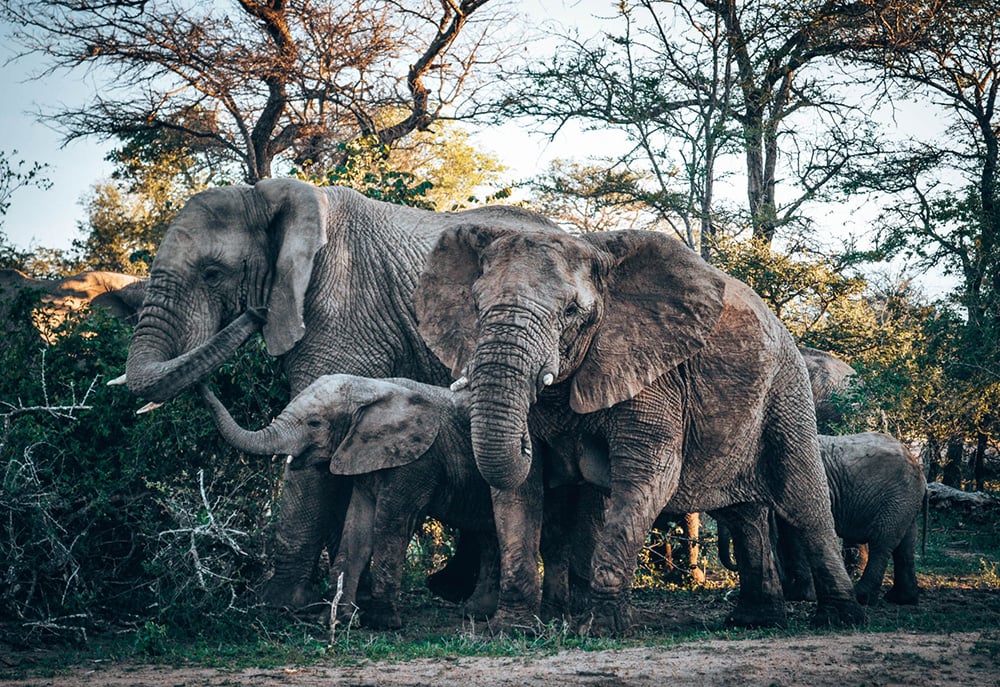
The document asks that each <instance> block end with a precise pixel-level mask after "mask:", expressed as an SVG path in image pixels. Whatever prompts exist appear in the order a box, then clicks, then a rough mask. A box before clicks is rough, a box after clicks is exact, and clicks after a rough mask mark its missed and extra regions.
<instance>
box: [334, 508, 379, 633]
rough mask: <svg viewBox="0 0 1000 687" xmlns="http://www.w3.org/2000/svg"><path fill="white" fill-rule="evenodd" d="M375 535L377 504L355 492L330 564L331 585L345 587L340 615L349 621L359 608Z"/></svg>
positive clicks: (340, 620) (338, 616) (339, 607)
mask: <svg viewBox="0 0 1000 687" xmlns="http://www.w3.org/2000/svg"><path fill="white" fill-rule="evenodd" d="M374 535H375V504H374V502H372V500H371V499H369V498H367V497H365V496H364V495H362V494H354V496H353V497H352V498H351V504H350V508H349V509H348V512H347V524H346V526H345V527H344V530H343V537H341V540H340V546H339V547H338V548H337V553H336V555H335V556H334V558H333V564H332V565H331V566H330V586H331V587H332V588H333V589H338V588H340V589H342V590H343V595H342V596H341V597H340V601H339V603H338V604H337V609H336V614H337V616H336V619H337V620H338V621H339V622H341V623H344V624H349V623H350V622H351V619H352V618H353V617H354V614H355V613H356V612H357V611H358V604H357V600H358V599H357V593H358V584H359V582H360V580H361V576H362V574H363V573H364V571H365V569H366V568H368V562H369V561H370V560H371V557H372V548H373V537H374Z"/></svg>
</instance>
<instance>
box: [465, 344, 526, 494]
mask: <svg viewBox="0 0 1000 687" xmlns="http://www.w3.org/2000/svg"><path fill="white" fill-rule="evenodd" d="M489 349H490V347H489V346H480V348H479V349H477V354H476V355H475V356H474V358H473V365H472V369H473V370H474V373H473V377H472V379H471V387H472V404H471V408H470V416H471V421H472V447H473V452H474V454H475V458H476V465H477V466H478V467H479V472H480V473H481V474H482V476H483V479H485V480H486V481H487V482H488V483H489V484H490V486H492V487H495V488H497V489H513V488H515V487H517V486H519V485H520V484H521V483H522V482H524V480H525V479H526V478H527V476H528V471H529V470H530V468H531V439H530V437H529V435H528V410H529V408H530V406H531V402H532V401H533V400H534V392H535V390H534V386H533V383H532V382H531V381H529V380H530V379H532V376H531V374H530V372H529V370H528V369H520V366H512V365H510V364H509V363H507V362H485V361H483V360H481V358H483V357H487V355H488V351H489ZM506 350H507V352H506V356H507V357H508V358H509V357H510V353H509V349H506ZM502 355H503V354H501V357H502Z"/></svg>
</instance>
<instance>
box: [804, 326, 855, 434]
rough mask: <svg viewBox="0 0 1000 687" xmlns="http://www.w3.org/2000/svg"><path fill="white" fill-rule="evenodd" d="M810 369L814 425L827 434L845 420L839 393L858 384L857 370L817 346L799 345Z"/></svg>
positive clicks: (844, 392)
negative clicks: (814, 410) (814, 413)
mask: <svg viewBox="0 0 1000 687" xmlns="http://www.w3.org/2000/svg"><path fill="white" fill-rule="evenodd" d="M799 353H800V354H801V355H802V360H803V361H804V362H805V364H806V370H808V372H809V383H810V385H811V386H812V395H813V403H814V404H815V406H816V426H817V428H818V431H819V433H820V434H830V433H831V432H833V431H834V430H835V429H836V428H837V427H838V426H839V425H841V424H843V422H844V420H845V416H844V411H843V406H842V404H841V403H840V402H839V401H840V397H842V396H843V395H844V394H846V393H848V392H849V391H850V390H851V389H852V387H854V386H855V385H857V384H858V376H857V372H856V371H855V370H854V368H853V367H851V366H850V365H848V364H847V363H845V362H844V361H843V360H841V359H840V358H838V357H837V356H835V355H833V354H832V353H827V352H826V351H821V350H818V349H816V348H809V347H808V346H799Z"/></svg>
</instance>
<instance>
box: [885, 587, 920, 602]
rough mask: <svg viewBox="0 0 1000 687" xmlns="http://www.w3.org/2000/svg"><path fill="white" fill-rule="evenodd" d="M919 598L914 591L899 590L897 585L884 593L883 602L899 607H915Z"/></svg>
mask: <svg viewBox="0 0 1000 687" xmlns="http://www.w3.org/2000/svg"><path fill="white" fill-rule="evenodd" d="M919 596H920V594H919V591H918V590H916V589H905V588H900V587H899V585H893V587H892V588H891V589H890V590H889V591H887V592H886V593H885V600H886V601H888V602H889V603H894V604H899V605H900V606H915V605H916V604H917V602H918V601H919Z"/></svg>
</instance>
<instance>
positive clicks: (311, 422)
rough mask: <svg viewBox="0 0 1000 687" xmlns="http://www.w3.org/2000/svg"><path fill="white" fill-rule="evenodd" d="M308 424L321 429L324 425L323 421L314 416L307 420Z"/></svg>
mask: <svg viewBox="0 0 1000 687" xmlns="http://www.w3.org/2000/svg"><path fill="white" fill-rule="evenodd" d="M306 424H307V425H309V426H310V427H312V428H313V429H319V428H320V427H322V426H323V421H322V420H318V419H317V418H312V419H310V420H306Z"/></svg>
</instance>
